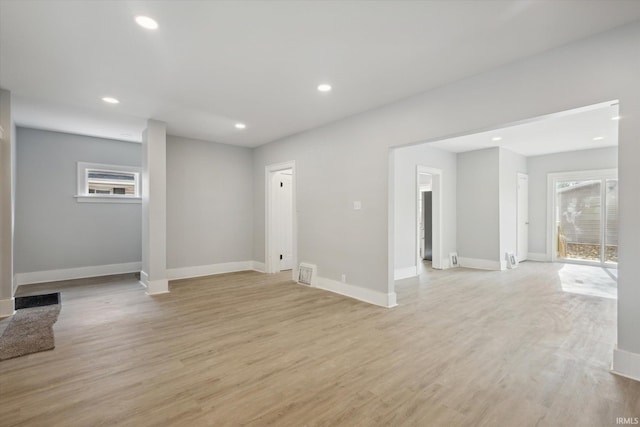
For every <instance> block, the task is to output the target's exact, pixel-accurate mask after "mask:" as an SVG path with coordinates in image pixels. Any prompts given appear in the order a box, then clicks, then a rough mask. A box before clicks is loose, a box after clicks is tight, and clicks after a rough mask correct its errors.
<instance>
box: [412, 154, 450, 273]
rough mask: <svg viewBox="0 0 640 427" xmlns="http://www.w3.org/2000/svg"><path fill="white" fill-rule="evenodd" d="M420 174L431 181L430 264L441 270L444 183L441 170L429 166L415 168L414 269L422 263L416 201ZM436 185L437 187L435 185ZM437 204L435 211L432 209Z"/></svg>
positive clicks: (418, 196) (418, 208) (418, 210)
mask: <svg viewBox="0 0 640 427" xmlns="http://www.w3.org/2000/svg"><path fill="white" fill-rule="evenodd" d="M420 174H428V175H431V176H432V180H431V194H432V196H431V197H432V203H433V205H432V209H433V213H434V215H433V216H432V217H431V232H432V245H431V246H432V248H431V249H432V255H431V259H432V261H431V264H432V266H433V268H435V269H437V270H441V269H442V268H443V267H442V264H443V258H444V257H443V256H442V228H443V225H442V220H443V218H442V217H443V214H442V210H443V206H442V200H443V192H444V185H443V184H444V183H443V177H442V169H436V168H432V167H429V166H422V165H417V166H416V192H415V196H416V199H415V205H416V206H415V207H416V267H417V265H418V264H419V263H420V262H422V260H421V259H420V218H418V216H419V213H420V206H418V200H420V194H419V193H420ZM436 183H437V185H435V184H436ZM436 203H437V210H436V209H434V208H435V206H436Z"/></svg>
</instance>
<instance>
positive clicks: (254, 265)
mask: <svg viewBox="0 0 640 427" xmlns="http://www.w3.org/2000/svg"><path fill="white" fill-rule="evenodd" d="M251 270H254V271H257V272H258V273H264V272H265V266H264V262H260V261H251Z"/></svg>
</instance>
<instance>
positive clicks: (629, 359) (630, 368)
mask: <svg viewBox="0 0 640 427" xmlns="http://www.w3.org/2000/svg"><path fill="white" fill-rule="evenodd" d="M611 373H613V374H616V375H620V376H623V377H626V378H630V379H632V380H636V381H640V354H638V353H631V352H628V351H624V350H620V349H619V348H617V347H616V348H614V349H613V361H612V362H611Z"/></svg>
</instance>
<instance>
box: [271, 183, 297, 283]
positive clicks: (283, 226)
mask: <svg viewBox="0 0 640 427" xmlns="http://www.w3.org/2000/svg"><path fill="white" fill-rule="evenodd" d="M274 175H275V176H274V178H275V179H274V186H275V188H274V190H275V191H274V195H275V197H274V214H275V215H274V221H275V227H274V228H275V230H274V231H275V236H274V237H275V242H276V245H277V246H276V253H275V260H276V265H279V267H278V268H277V270H278V271H283V270H291V269H292V268H293V185H292V175H291V171H282V172H278V173H276V174H274Z"/></svg>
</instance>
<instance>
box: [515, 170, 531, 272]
mask: <svg viewBox="0 0 640 427" xmlns="http://www.w3.org/2000/svg"><path fill="white" fill-rule="evenodd" d="M517 210H518V212H517V216H518V221H517V227H518V230H517V245H518V246H517V247H518V253H517V256H518V260H519V261H524V260H526V259H527V257H528V256H529V176H528V175H527V174H524V173H519V174H518V206H517Z"/></svg>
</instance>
